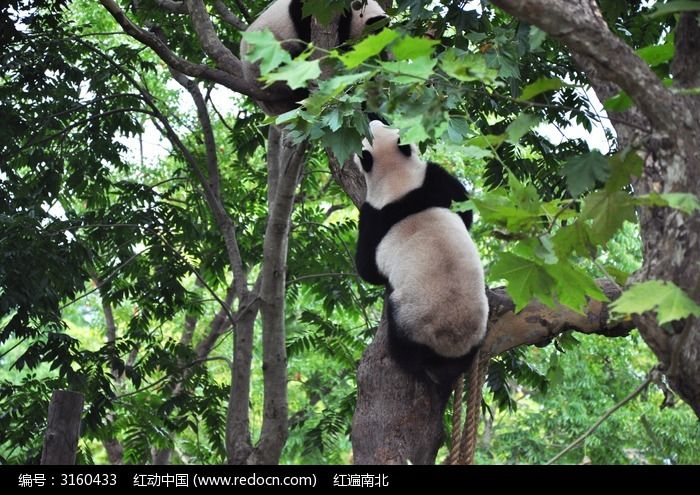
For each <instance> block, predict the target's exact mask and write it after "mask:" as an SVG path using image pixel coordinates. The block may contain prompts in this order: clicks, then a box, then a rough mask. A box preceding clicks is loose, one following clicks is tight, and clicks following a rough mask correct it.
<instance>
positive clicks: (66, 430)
mask: <svg viewBox="0 0 700 495" xmlns="http://www.w3.org/2000/svg"><path fill="white" fill-rule="evenodd" d="M82 414H83V394H79V393H77V392H71V391H68V390H54V392H53V395H52V396H51V402H50V403H49V415H48V421H47V425H46V434H45V435H44V449H43V451H42V453H41V464H63V465H71V464H75V456H76V454H77V452H78V438H79V437H80V419H81V417H82Z"/></svg>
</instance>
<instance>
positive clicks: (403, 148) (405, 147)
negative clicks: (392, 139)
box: [399, 144, 413, 158]
mask: <svg viewBox="0 0 700 495" xmlns="http://www.w3.org/2000/svg"><path fill="white" fill-rule="evenodd" d="M399 151H400V152H401V153H403V155H404V156H405V157H406V158H410V157H411V153H412V152H413V150H411V145H410V144H399Z"/></svg>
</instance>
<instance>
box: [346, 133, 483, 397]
mask: <svg viewBox="0 0 700 495" xmlns="http://www.w3.org/2000/svg"><path fill="white" fill-rule="evenodd" d="M370 131H371V134H372V142H371V144H370V143H369V141H367V140H365V141H364V142H363V148H364V149H363V151H362V155H361V156H356V157H355V162H356V164H357V165H358V166H359V167H361V168H362V171H363V173H364V176H365V179H366V182H367V196H366V200H365V203H364V204H363V205H362V208H361V209H360V221H359V237H358V242H357V253H356V264H357V271H358V273H359V275H360V276H361V277H362V278H363V279H364V280H366V281H367V282H370V283H372V284H382V285H386V286H387V288H388V293H389V295H388V299H387V319H388V334H389V350H390V352H391V354H392V356H393V357H394V359H395V361H396V362H397V363H398V364H399V365H400V366H401V367H402V368H404V369H405V370H408V371H409V372H412V373H415V374H417V375H419V376H421V377H424V378H427V379H429V380H431V381H433V382H435V383H437V384H438V385H439V386H440V387H441V389H442V390H443V391H445V392H449V390H451V388H452V385H453V384H454V382H455V379H456V378H457V377H458V376H459V375H460V374H462V373H463V372H465V370H466V369H467V368H468V367H469V365H470V364H471V363H472V359H473V358H474V356H475V355H476V354H477V353H478V349H479V347H480V345H481V343H482V341H483V338H484V336H485V334H486V323H487V318H488V311H489V308H488V301H487V298H486V293H485V285H484V271H483V267H482V264H481V260H480V259H479V253H478V251H477V249H476V246H475V245H474V242H473V241H472V239H471V237H470V235H469V231H468V228H469V227H470V226H471V222H472V214H471V212H466V213H460V214H457V213H454V212H452V211H451V210H450V209H449V208H450V204H451V203H452V202H453V201H466V200H467V199H468V198H467V193H466V191H465V189H464V186H463V185H462V184H461V183H460V182H459V180H458V179H457V178H455V177H453V176H452V175H450V174H449V173H448V172H447V171H446V170H445V169H443V168H442V167H440V166H439V165H437V164H435V163H426V162H425V161H423V160H421V159H420V158H419V157H418V155H417V154H416V150H415V149H414V147H413V146H411V145H401V144H399V133H398V131H397V130H395V129H391V128H389V127H387V126H385V125H384V124H383V123H382V122H380V121H378V120H374V121H372V122H370Z"/></svg>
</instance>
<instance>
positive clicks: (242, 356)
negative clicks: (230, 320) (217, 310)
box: [226, 296, 257, 464]
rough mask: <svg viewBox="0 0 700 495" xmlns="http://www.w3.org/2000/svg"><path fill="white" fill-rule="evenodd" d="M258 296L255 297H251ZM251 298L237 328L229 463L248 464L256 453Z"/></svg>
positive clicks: (228, 431)
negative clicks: (252, 425) (252, 429)
mask: <svg viewBox="0 0 700 495" xmlns="http://www.w3.org/2000/svg"><path fill="white" fill-rule="evenodd" d="M251 297H254V296H251ZM253 304H254V303H253V301H252V300H248V301H244V302H242V303H241V306H243V307H247V308H248V309H242V310H241V311H239V315H240V319H239V320H238V325H236V328H235V331H234V340H233V366H232V367H231V391H230V394H229V401H228V413H227V420H226V452H227V455H228V463H229V464H245V463H246V462H247V461H248V459H249V457H250V455H251V453H252V452H253V443H252V440H251V436H250V414H249V411H250V374H251V367H252V363H253V332H254V329H255V319H256V316H257V308H253V307H252V306H253Z"/></svg>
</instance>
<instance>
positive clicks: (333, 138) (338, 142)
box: [322, 127, 362, 163]
mask: <svg viewBox="0 0 700 495" xmlns="http://www.w3.org/2000/svg"><path fill="white" fill-rule="evenodd" d="M322 142H323V146H325V147H329V148H331V150H333V154H334V155H335V156H336V158H337V159H338V161H339V162H340V163H344V162H345V160H347V159H348V158H350V157H351V156H352V155H353V153H358V152H359V151H361V150H362V136H360V134H359V133H358V132H357V131H356V130H354V129H353V128H351V127H341V128H339V129H338V130H337V131H335V132H327V133H325V134H324V135H323V137H322Z"/></svg>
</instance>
